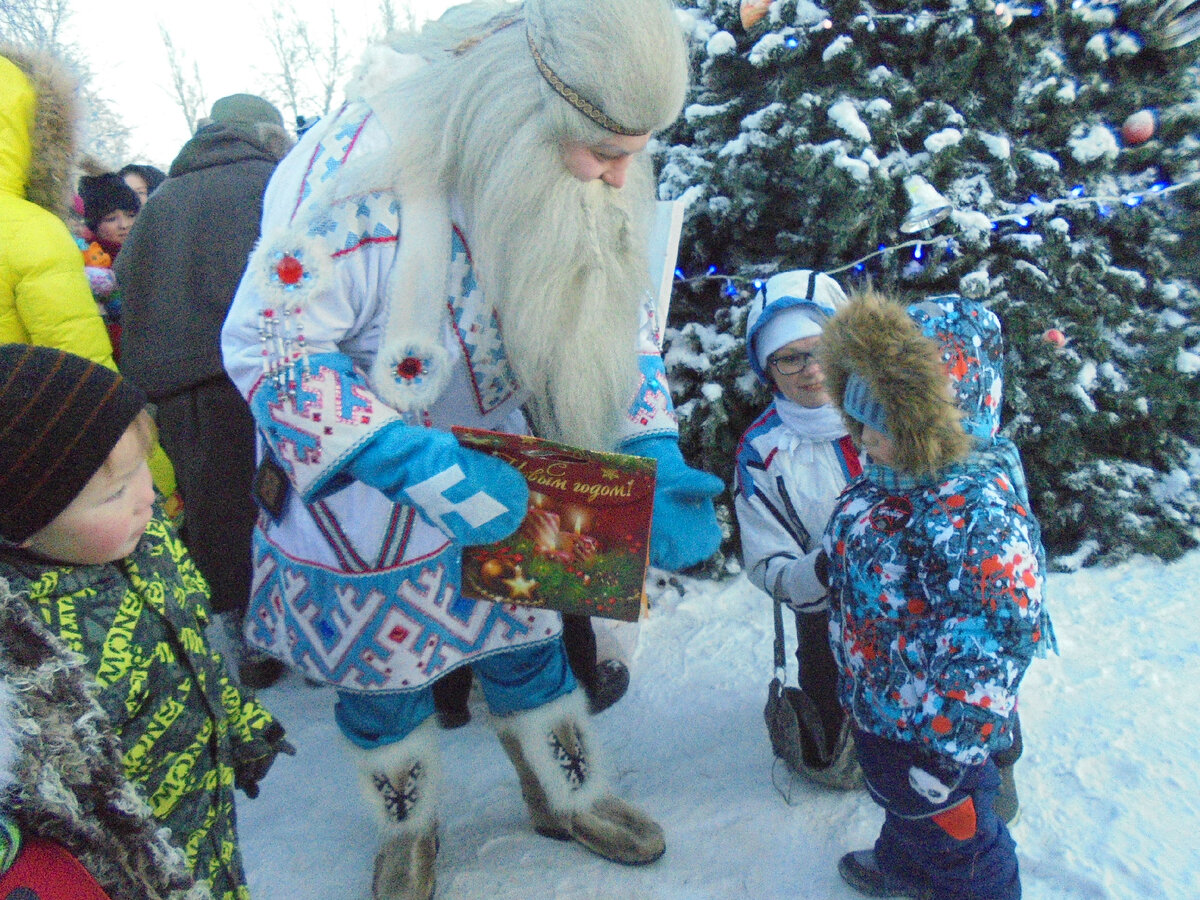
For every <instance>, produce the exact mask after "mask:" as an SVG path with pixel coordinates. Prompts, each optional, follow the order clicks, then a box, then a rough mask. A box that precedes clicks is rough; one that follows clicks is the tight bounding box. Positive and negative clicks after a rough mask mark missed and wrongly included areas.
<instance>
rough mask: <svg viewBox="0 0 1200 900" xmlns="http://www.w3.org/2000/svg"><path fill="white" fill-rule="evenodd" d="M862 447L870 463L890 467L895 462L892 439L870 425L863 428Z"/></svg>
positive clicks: (894, 446) (894, 448) (894, 449)
mask: <svg viewBox="0 0 1200 900" xmlns="http://www.w3.org/2000/svg"><path fill="white" fill-rule="evenodd" d="M862 446H863V449H864V450H866V451H867V455H868V456H870V457H871V461H872V462H877V463H881V464H883V465H885V466H890V465H892V464H894V463H895V461H896V445H895V444H894V443H892V439H891V438H890V437H888V436H887V435H885V434H883V433H882V432H879V431H876V430H875V429H874V428H872V427H871V426H870V425H864V426H863V433H862Z"/></svg>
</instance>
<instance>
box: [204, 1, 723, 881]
mask: <svg viewBox="0 0 1200 900" xmlns="http://www.w3.org/2000/svg"><path fill="white" fill-rule="evenodd" d="M686 87H687V64H686V53H685V48H684V42H683V38H682V33H681V30H680V25H679V24H678V21H677V19H676V16H675V11H674V9H673V7H672V5H671V4H670V2H669V0H604V2H597V0H527V2H525V3H523V4H512V3H495V2H492V3H487V4H469V5H465V6H461V7H456V8H454V9H452V10H450V11H449V12H447V13H446V14H445V15H444V16H443V17H442V19H440V20H439V21H438V22H435V23H431V24H430V25H427V26H426V27H425V28H424V30H423V31H422V32H421V33H420V34H419V35H412V36H406V37H404V38H402V39H398V40H395V41H394V42H393V43H392V44H391V45H390V46H389V47H388V48H386V49H377V50H375V51H373V52H372V53H371V54H370V55H368V57H367V59H366V61H365V62H364V64H363V66H362V68H361V70H360V73H359V75H358V77H357V78H356V80H355V83H354V84H353V85H352V87H351V90H350V92H349V96H350V100H349V101H348V102H347V103H346V105H344V106H343V107H342V108H341V109H340V110H339V111H338V112H337V113H335V114H332V115H330V116H328V117H326V118H325V119H323V120H322V121H320V122H319V123H317V124H316V125H315V126H314V127H313V128H312V129H311V130H309V131H308V132H307V133H306V135H305V136H304V139H303V140H302V141H301V143H300V144H299V145H297V147H296V148H295V150H294V151H293V152H292V153H291V154H290V155H289V156H288V157H287V158H286V159H285V160H284V161H283V162H282V163H281V164H280V166H279V168H278V169H277V171H276V174H275V176H274V177H273V179H272V181H271V184H270V186H269V188H268V190H267V194H266V198H265V202H264V213H263V237H262V240H261V242H260V244H259V246H258V247H257V248H256V249H255V251H254V253H253V254H252V256H251V258H250V261H249V264H248V267H247V270H246V273H245V275H244V277H243V280H242V283H241V286H240V288H239V290H238V293H237V296H236V298H235V300H234V303H233V306H232V308H231V310H230V314H229V318H228V320H227V322H226V324H225V329H224V333H223V350H224V356H225V363H226V367H227V369H228V370H229V373H230V376H231V377H232V379H233V380H234V382H235V383H236V384H237V385H238V386H239V387H240V388H241V390H242V391H243V393H244V394H245V395H246V396H247V399H248V400H249V402H250V405H251V409H252V411H253V413H254V416H255V419H256V422H257V425H258V428H259V432H260V434H261V437H262V440H261V442H260V443H261V444H262V446H263V448H264V452H263V457H264V458H263V463H262V465H261V466H260V473H259V487H258V495H259V499H260V505H262V507H263V513H262V515H261V516H260V519H259V524H258V528H257V531H256V537H255V549H254V571H255V581H254V595H253V598H252V603H251V610H250V613H249V614H248V615H247V639H248V640H249V641H250V642H251V643H253V644H254V645H256V646H259V647H261V648H263V649H265V650H267V651H268V652H271V653H273V654H275V655H277V656H279V657H280V658H282V659H284V660H285V661H286V662H288V663H289V664H290V665H292V666H294V667H296V668H298V669H299V670H301V671H302V672H304V674H306V675H307V676H309V677H311V678H315V679H318V680H321V681H325V682H328V683H331V684H333V685H335V686H336V687H337V688H338V702H337V705H336V709H335V715H336V718H337V722H338V724H339V726H340V727H341V729H342V732H343V733H344V734H345V736H346V737H347V739H348V741H349V743H350V745H351V747H352V748H353V752H354V755H355V757H356V759H357V762H358V765H359V767H360V770H361V773H362V776H363V777H362V780H363V784H364V789H365V792H366V794H367V796H368V798H370V799H371V801H372V802H373V804H374V806H375V807H376V809H377V810H378V813H379V818H380V820H381V822H382V823H383V827H384V842H383V846H382V849H381V850H380V852H379V855H378V857H377V859H376V864H375V883H374V892H375V896H376V897H377V898H401V897H403V898H410V897H411V898H425V897H430V896H432V893H433V882H434V858H435V855H436V852H437V835H436V814H435V798H436V785H435V781H436V773H437V771H438V764H437V753H436V749H437V748H436V729H435V726H434V724H433V721H432V719H431V717H432V714H433V711H434V706H433V699H432V691H431V686H432V684H433V683H434V682H435V681H436V680H437V679H439V678H441V677H442V676H444V675H445V674H447V673H448V672H450V671H453V670H454V669H456V668H458V667H460V666H462V665H468V664H469V665H470V666H471V667H472V669H473V670H474V672H475V675H476V677H477V678H478V680H479V684H480V687H481V689H482V692H483V695H484V697H485V699H486V701H487V703H488V706H489V708H490V710H491V712H492V714H493V719H494V721H495V723H496V729H497V731H498V733H499V736H500V739H501V742H502V744H503V746H504V749H505V750H506V752H507V753H508V755H509V757H510V759H511V760H512V762H513V764H514V765H515V767H516V769H517V772H518V775H519V777H520V782H521V788H522V794H523V796H524V799H525V801H526V804H527V806H528V808H529V812H530V815H531V818H532V821H533V825H534V827H535V828H536V829H537V831H538V832H540V833H542V834H545V835H547V836H550V837H553V838H557V839H560V840H575V841H577V842H578V843H580V844H581V845H583V846H584V847H586V848H587V849H589V850H592V851H593V852H596V853H598V854H600V855H601V856H604V857H606V858H609V859H612V860H615V861H617V862H621V863H629V864H640V863H648V862H652V861H654V860H655V859H657V858H658V857H659V856H660V855H661V854H662V853H663V852H664V850H665V841H664V838H663V833H662V830H661V828H660V827H659V826H658V825H657V824H656V823H655V822H654V821H652V820H651V819H650V818H649V817H648V816H646V815H645V814H643V813H642V812H640V811H639V810H637V809H636V808H634V807H632V806H630V805H629V804H627V803H625V802H624V801H621V800H619V799H617V798H616V797H615V796H613V795H612V794H611V793H610V792H609V791H608V789H607V787H606V785H605V782H604V773H603V772H602V771H601V767H600V766H599V765H598V763H597V761H596V759H595V757H594V747H593V743H594V741H593V737H592V733H591V728H590V725H589V721H588V717H587V714H586V711H585V706H584V703H583V701H582V698H581V691H579V690H578V689H577V687H576V681H575V678H574V676H573V675H572V673H571V670H570V667H569V666H568V664H567V661H566V657H565V654H564V650H563V645H562V640H561V637H560V629H561V625H560V621H559V617H558V615H557V614H556V613H554V612H552V611H547V610H542V609H530V608H525V607H520V606H516V605H510V604H497V603H492V602H488V601H484V600H476V599H473V598H471V597H468V596H465V595H463V594H462V593H461V590H460V588H461V584H460V575H461V559H462V548H463V547H464V546H465V545H470V544H486V543H491V542H494V541H496V540H499V539H500V538H502V537H504V536H506V535H507V534H509V533H511V532H512V531H513V530H515V529H516V527H517V526H518V525H519V523H520V521H521V519H522V518H523V516H524V513H525V510H526V504H527V489H526V487H525V484H524V481H523V479H522V478H521V476H520V475H519V474H518V473H517V472H516V470H515V469H513V468H512V467H510V466H508V465H507V464H506V463H503V462H501V461H499V460H496V459H494V458H491V457H488V456H485V455H483V454H479V453H476V452H473V451H471V450H467V449H464V448H462V447H460V446H459V444H458V443H457V442H456V441H455V439H454V437H453V436H452V434H451V433H450V432H449V430H448V429H449V428H450V427H451V426H453V425H467V426H478V427H483V428H489V429H492V430H499V431H510V432H519V433H524V432H529V431H533V432H534V433H537V434H539V435H541V436H544V437H548V438H551V439H555V440H561V441H565V442H567V443H571V444H574V445H577V446H582V447H588V448H592V449H602V450H613V449H619V450H622V451H624V452H629V453H635V454H639V455H643V456H650V457H653V458H655V459H656V460H657V461H658V487H657V489H656V494H655V512H654V521H653V526H652V535H651V557H652V561H653V562H654V563H655V564H656V565H659V566H662V567H665V568H675V569H677V568H682V567H685V566H688V565H692V564H694V563H696V562H699V561H701V560H702V559H704V558H705V557H707V556H708V555H710V554H711V553H712V552H713V551H714V550H715V549H716V546H717V544H718V543H719V540H720V530H719V528H718V526H717V523H716V518H715V515H714V513H713V507H712V501H711V498H712V496H713V495H714V494H715V493H717V492H718V491H719V490H720V489H721V487H722V485H721V482H720V480H719V479H716V478H715V477H713V476H711V475H708V474H707V473H703V472H699V471H697V470H694V469H691V468H689V467H688V466H687V465H686V464H685V463H684V461H683V458H682V456H681V455H680V452H679V446H678V433H677V426H676V421H675V416H674V412H673V409H672V405H671V401H670V394H669V392H668V389H667V384H666V380H665V377H664V370H663V364H662V360H661V356H660V354H659V350H658V338H659V334H660V330H661V327H662V323H660V322H657V321H656V320H655V313H654V310H653V301H652V299H651V296H650V293H649V290H648V288H649V265H648V261H647V257H646V246H647V229H648V224H649V219H650V216H651V215H652V209H653V203H652V201H653V199H654V181H653V173H652V169H651V166H650V163H649V161H648V160H647V159H646V156H645V154H643V153H642V151H643V150H644V149H645V147H646V145H647V143H648V141H649V139H650V136H651V134H652V133H653V132H654V131H656V130H659V129H661V128H663V127H665V126H667V125H668V124H670V123H671V122H672V121H673V120H674V119H675V117H676V116H677V115H678V114H679V111H680V109H681V106H682V104H683V100H684V95H685V92H686Z"/></svg>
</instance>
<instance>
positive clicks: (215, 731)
mask: <svg viewBox="0 0 1200 900" xmlns="http://www.w3.org/2000/svg"><path fill="white" fill-rule="evenodd" d="M153 442H154V423H153V421H152V420H151V419H150V416H149V414H148V413H147V411H146V397H145V395H144V394H143V393H142V392H141V391H140V390H138V389H137V388H136V387H135V386H134V385H133V384H131V383H130V382H129V381H128V380H127V379H125V378H122V377H121V376H120V375H118V374H117V373H116V372H113V371H112V370H110V369H107V368H105V367H104V366H101V365H98V364H96V363H94V362H91V361H90V360H86V359H83V358H82V357H79V356H75V355H73V354H70V353H65V352H63V351H61V350H56V349H53V348H49V347H36V346H31V345H28V344H4V345H0V580H3V581H4V582H7V584H6V587H7V589H8V590H9V591H10V592H11V596H10V597H9V599H10V601H13V600H15V602H19V603H23V604H26V605H27V607H28V610H29V611H30V612H31V613H32V614H33V617H36V618H37V619H40V621H41V624H42V625H43V626H44V631H45V633H46V635H48V637H47V638H46V642H47V643H49V644H51V645H52V642H51V640H50V639H51V638H52V639H54V640H56V641H60V642H61V643H62V645H64V646H65V648H66V649H68V650H70V651H71V652H72V653H73V654H77V657H76V658H80V657H81V658H82V659H83V668H84V669H85V670H86V672H87V675H88V677H89V679H90V685H91V688H92V689H93V690H94V691H95V696H96V698H97V700H98V701H99V703H100V706H101V707H103V709H104V712H105V713H107V715H108V718H109V720H110V721H111V727H112V730H113V733H114V734H115V735H116V737H117V739H118V741H119V743H120V749H121V753H122V755H123V761H124V767H125V775H126V777H128V778H129V779H130V780H131V781H133V782H134V783H135V784H136V785H138V786H139V787H140V788H141V790H142V792H143V796H145V797H147V798H149V800H150V802H151V804H152V806H151V810H152V813H153V815H154V817H155V819H156V820H157V821H158V823H159V824H160V825H161V826H165V827H166V828H169V829H170V831H171V835H172V839H173V841H174V842H175V843H176V845H177V846H178V847H179V848H180V849H181V850H183V852H184V856H185V858H186V861H187V864H188V866H189V868H190V869H191V871H192V873H193V875H194V876H195V879H196V880H197V881H201V882H204V883H205V884H206V885H207V886H208V888H210V889H211V891H212V895H213V896H214V897H226V898H229V897H245V896H247V890H246V879H245V873H244V871H243V869H242V859H241V854H240V852H239V851H238V837H237V819H236V813H235V809H234V794H233V790H234V787H235V786H236V787H237V788H240V789H241V790H242V791H243V792H244V793H245V794H246V795H247V796H249V797H254V796H256V795H257V793H258V783H259V782H260V781H261V780H262V779H263V778H264V777H265V776H266V773H267V770H268V769H269V768H270V766H271V764H272V762H273V761H274V759H275V756H276V754H277V753H279V752H292V751H291V748H290V746H289V745H288V743H287V741H286V740H284V730H283V727H282V726H281V725H280V724H279V723H278V722H276V721H275V719H274V718H273V717H272V716H271V714H270V713H269V712H268V711H267V709H266V708H265V707H264V706H262V704H261V703H259V702H258V701H257V700H256V699H255V698H254V697H253V695H252V694H250V693H248V692H243V691H242V690H241V689H240V688H239V687H238V686H237V685H236V684H234V683H233V682H232V681H231V679H230V677H229V675H228V673H227V672H226V671H225V667H224V663H223V661H222V659H221V657H220V656H218V655H217V654H215V653H214V652H213V651H212V650H211V649H210V648H209V645H208V641H207V638H206V636H205V627H206V625H207V623H208V617H209V611H208V591H207V587H206V585H205V583H204V579H203V578H202V577H201V576H200V574H199V573H198V572H197V571H196V568H195V566H193V565H192V562H191V559H190V558H189V557H188V554H187V551H186V550H185V549H184V547H183V545H182V544H181V543H180V541H179V538H178V537H177V536H176V534H175V530H174V528H173V527H172V526H171V525H170V524H169V523H168V522H167V520H166V518H165V515H164V513H163V511H162V508H161V506H160V505H159V503H158V502H157V500H156V495H155V492H154V488H153V485H152V483H151V478H150V469H149V466H148V463H147V458H148V455H149V452H150V448H151V447H152V446H153ZM28 650H29V651H30V652H35V648H34V647H30V648H28ZM93 874H95V875H96V876H97V877H100V876H101V874H102V873H101V872H99V871H97V872H94V873H93ZM120 896H122V897H126V896H128V897H133V896H147V895H146V894H145V893H143V892H141V891H122V892H121V894H120Z"/></svg>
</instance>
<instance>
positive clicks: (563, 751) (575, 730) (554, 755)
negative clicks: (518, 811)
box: [496, 689, 608, 816]
mask: <svg viewBox="0 0 1200 900" xmlns="http://www.w3.org/2000/svg"><path fill="white" fill-rule="evenodd" d="M496 730H497V732H498V733H499V735H500V739H501V742H502V743H504V744H505V749H506V750H507V751H509V752H510V756H511V755H512V752H511V751H512V749H513V748H511V747H510V742H512V743H515V744H516V746H517V747H519V748H520V753H521V756H522V757H523V759H524V762H525V763H526V764H527V765H528V767H529V771H530V774H531V775H532V776H533V778H534V779H535V780H536V782H537V785H538V786H539V787H540V788H541V790H542V792H544V794H545V804H546V806H547V807H548V811H552V812H553V813H555V814H559V815H564V814H565V815H567V816H569V815H571V814H572V813H575V812H579V811H582V810H585V809H589V808H590V807H591V805H592V804H593V803H595V802H596V800H598V799H599V798H600V797H602V796H603V795H604V794H605V793H606V791H607V788H608V784H607V782H608V779H607V778H606V777H605V774H606V772H607V770H606V769H605V768H604V765H603V762H602V761H601V759H600V754H599V751H598V748H597V747H596V740H595V738H594V736H593V734H592V729H591V720H590V718H589V716H588V714H587V697H586V695H585V694H584V693H583V691H582V690H579V689H576V690H574V691H572V692H571V693H569V694H565V695H563V696H562V697H558V698H556V699H554V700H551V701H550V702H549V703H546V704H544V705H542V706H539V707H537V708H536V709H530V710H525V711H523V712H518V713H513V714H512V715H509V716H504V717H502V718H498V719H497V720H496ZM513 762H514V764H515V765H518V764H517V761H516V759H514V760H513ZM518 774H520V771H519V765H518ZM525 788H526V785H525V784H524V783H523V784H522V790H523V791H524V789H525ZM526 801H527V802H529V801H530V798H529V797H528V796H526Z"/></svg>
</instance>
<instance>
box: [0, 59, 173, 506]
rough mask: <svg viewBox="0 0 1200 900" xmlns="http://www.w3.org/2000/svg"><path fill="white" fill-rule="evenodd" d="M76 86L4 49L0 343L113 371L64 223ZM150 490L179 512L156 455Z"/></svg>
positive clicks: (60, 71) (56, 66)
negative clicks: (33, 347)
mask: <svg viewBox="0 0 1200 900" xmlns="http://www.w3.org/2000/svg"><path fill="white" fill-rule="evenodd" d="M74 97H75V85H74V81H73V79H72V78H71V76H70V75H69V74H67V72H66V69H65V68H64V67H63V66H62V65H61V64H60V63H59V62H57V61H56V60H55V59H54V58H53V57H51V56H48V55H46V54H44V53H39V52H36V51H32V50H28V49H24V48H22V49H18V48H15V47H12V46H8V45H0V343H22V344H40V345H42V346H45V347H56V348H58V349H60V350H67V351H69V352H71V353H75V354H77V355H79V356H82V357H85V358H86V359H90V360H92V361H94V362H97V363H99V364H101V365H103V366H107V367H108V368H110V369H114V370H115V369H116V368H117V365H116V363H115V362H114V361H113V351H112V343H111V342H110V341H109V337H108V331H107V330H106V328H105V326H104V321H103V319H101V318H100V313H99V311H98V310H97V308H96V302H95V300H94V299H93V298H92V291H91V288H90V286H89V285H88V280H87V276H86V275H85V274H84V269H83V258H82V256H81V254H80V252H79V248H78V247H77V246H76V244H75V240H74V238H72V236H71V233H70V232H69V231H68V230H67V226H66V224H65V223H64V218H65V214H66V208H67V204H68V202H69V200H70V196H71V194H70V186H71V183H72V179H71V169H72V165H73V163H74V157H75V128H76V123H77V122H78V114H77V111H76V104H75V99H74ZM151 471H152V473H153V475H154V485H155V487H156V488H158V490H159V492H160V493H162V495H163V497H164V498H166V506H167V510H168V512H169V513H170V514H171V515H172V517H173V518H174V517H177V516H178V515H179V514H180V513H181V512H182V503H181V501H180V500H179V495H178V491H177V490H176V485H175V472H174V469H173V468H172V467H171V462H170V460H169V459H167V455H166V454H165V453H163V451H162V449H161V448H160V447H157V446H156V447H155V448H154V453H153V455H152V457H151Z"/></svg>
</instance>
